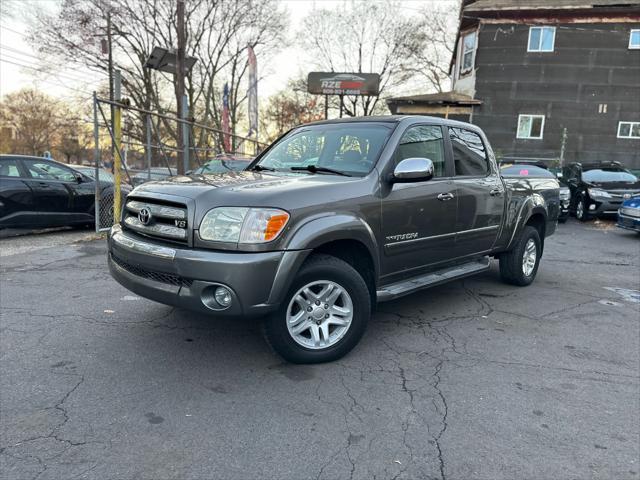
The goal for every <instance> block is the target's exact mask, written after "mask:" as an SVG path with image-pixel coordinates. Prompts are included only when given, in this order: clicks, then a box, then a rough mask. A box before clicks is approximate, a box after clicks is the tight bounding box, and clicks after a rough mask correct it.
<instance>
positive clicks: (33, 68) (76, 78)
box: [0, 54, 99, 84]
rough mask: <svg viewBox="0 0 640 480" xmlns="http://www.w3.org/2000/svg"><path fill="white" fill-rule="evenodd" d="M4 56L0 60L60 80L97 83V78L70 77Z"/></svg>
mask: <svg viewBox="0 0 640 480" xmlns="http://www.w3.org/2000/svg"><path fill="white" fill-rule="evenodd" d="M5 56H7V55H6V54H4V55H3V57H0V62H5V63H10V64H12V65H16V66H18V67H22V68H28V69H29V70H34V71H36V72H38V73H42V74H48V75H53V76H54V77H56V78H58V79H59V80H61V81H62V79H67V80H72V81H76V82H85V83H89V84H95V83H98V82H99V80H95V79H93V80H89V79H88V78H80V77H72V76H69V75H66V74H62V73H55V72H49V71H46V70H44V69H43V68H42V67H35V66H33V65H29V64H27V65H25V64H24V63H18V62H22V61H23V60H22V59H20V58H15V57H12V56H8V57H9V60H7V59H6V58H4V57H5Z"/></svg>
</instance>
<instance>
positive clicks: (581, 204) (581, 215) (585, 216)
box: [576, 197, 589, 222]
mask: <svg viewBox="0 0 640 480" xmlns="http://www.w3.org/2000/svg"><path fill="white" fill-rule="evenodd" d="M576 218H577V219H578V220H580V221H581V222H587V221H589V213H588V211H587V202H586V201H585V200H584V197H580V198H578V201H577V202H576Z"/></svg>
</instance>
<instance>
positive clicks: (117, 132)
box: [112, 70, 126, 224]
mask: <svg viewBox="0 0 640 480" xmlns="http://www.w3.org/2000/svg"><path fill="white" fill-rule="evenodd" d="M114 80H115V81H114V84H115V85H114V94H115V101H116V102H117V103H118V106H113V105H112V108H113V112H114V118H113V150H114V151H115V155H114V157H113V178H114V180H113V223H114V224H116V223H120V211H121V208H120V200H121V197H120V182H121V176H120V171H121V168H122V108H120V101H121V100H122V89H121V75H120V70H117V71H116V72H115V75H114ZM125 168H126V165H125Z"/></svg>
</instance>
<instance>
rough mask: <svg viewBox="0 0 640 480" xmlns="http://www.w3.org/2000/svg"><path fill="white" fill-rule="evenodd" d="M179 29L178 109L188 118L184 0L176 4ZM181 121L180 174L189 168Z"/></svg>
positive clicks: (178, 134)
mask: <svg viewBox="0 0 640 480" xmlns="http://www.w3.org/2000/svg"><path fill="white" fill-rule="evenodd" d="M176 17H177V30H178V32H177V33H178V51H177V52H176V53H177V62H176V79H175V80H176V105H177V109H178V118H179V119H181V120H186V118H185V117H186V115H185V113H186V112H185V111H184V108H183V106H184V98H183V97H184V92H185V85H184V72H185V68H184V64H185V43H186V38H185V25H184V0H178V1H177V4H176ZM183 125H184V124H182V123H181V122H178V125H176V126H177V128H176V134H177V136H178V165H177V167H178V175H184V172H185V171H186V170H188V168H189V167H188V165H187V164H188V162H189V152H188V151H187V148H185V147H186V144H185V138H184V130H185V129H183Z"/></svg>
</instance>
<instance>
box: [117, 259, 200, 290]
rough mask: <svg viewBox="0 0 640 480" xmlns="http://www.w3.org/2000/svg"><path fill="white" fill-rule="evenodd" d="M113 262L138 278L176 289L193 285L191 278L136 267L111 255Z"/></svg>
mask: <svg viewBox="0 0 640 480" xmlns="http://www.w3.org/2000/svg"><path fill="white" fill-rule="evenodd" d="M111 260H112V261H113V263H115V264H116V265H118V266H119V267H120V268H122V269H123V270H126V271H127V272H129V273H130V274H132V275H136V276H138V277H142V278H147V279H149V280H154V281H156V282H161V283H167V284H169V285H174V286H176V287H190V286H191V285H192V284H193V280H191V279H189V278H184V277H181V276H180V275H175V274H173V273H165V272H158V271H156V270H149V269H148V268H145V267H142V266H140V265H134V264H133V263H129V262H127V261H126V260H122V259H121V258H118V257H117V256H115V255H114V254H111Z"/></svg>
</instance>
